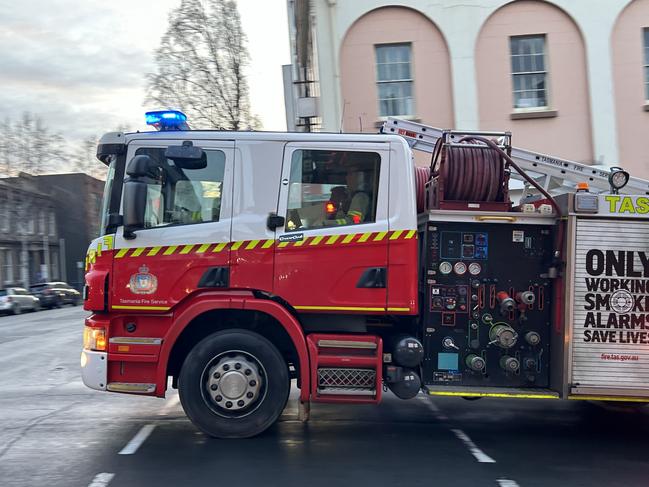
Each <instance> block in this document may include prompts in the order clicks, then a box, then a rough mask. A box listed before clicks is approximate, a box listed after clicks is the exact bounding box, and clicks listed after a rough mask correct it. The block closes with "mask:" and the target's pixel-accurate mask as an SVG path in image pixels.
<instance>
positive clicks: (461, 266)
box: [453, 262, 466, 276]
mask: <svg viewBox="0 0 649 487" xmlns="http://www.w3.org/2000/svg"><path fill="white" fill-rule="evenodd" d="M453 270H454V271H455V273H456V274H457V275H458V276H462V275H464V274H466V264H465V263H464V262H456V263H455V265H454V266H453Z"/></svg>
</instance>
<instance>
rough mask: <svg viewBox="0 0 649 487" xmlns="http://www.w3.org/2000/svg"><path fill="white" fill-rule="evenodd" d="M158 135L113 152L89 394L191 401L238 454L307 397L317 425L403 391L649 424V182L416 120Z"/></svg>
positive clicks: (117, 143)
mask: <svg viewBox="0 0 649 487" xmlns="http://www.w3.org/2000/svg"><path fill="white" fill-rule="evenodd" d="M147 122H148V123H149V124H150V125H153V126H154V127H156V128H157V129H158V130H157V131H151V132H143V133H140V132H137V133H129V134H125V133H109V134H106V135H105V136H103V137H102V139H101V140H100V143H99V146H98V149H97V157H98V159H99V160H100V161H102V162H103V163H104V164H106V165H108V176H107V181H106V189H105V194H104V201H103V207H102V221H101V236H100V237H99V238H97V239H96V240H95V241H93V242H92V243H91V245H90V247H89V250H88V254H87V261H86V271H87V273H86V277H85V281H86V285H85V289H84V308H85V309H86V310H87V311H90V312H91V315H90V316H89V317H88V318H87V319H86V320H85V327H84V333H83V352H82V355H81V367H82V369H81V370H82V376H83V381H84V383H85V384H86V385H87V386H88V387H90V388H93V389H96V390H100V391H111V392H121V393H129V394H139V395H149V396H156V397H164V396H165V394H166V392H167V389H168V388H169V387H172V388H177V389H178V391H179V396H180V401H181V403H182V406H183V408H184V410H185V412H186V414H187V416H188V417H189V418H190V420H191V421H192V422H193V423H194V424H195V425H196V426H197V427H198V428H199V429H201V430H202V431H204V432H205V433H207V434H208V435H211V436H214V437H219V438H237V437H250V436H254V435H257V434H259V433H261V432H262V431H264V430H265V429H267V428H268V427H269V426H271V425H272V424H273V423H274V422H275V421H276V420H277V418H278V417H279V416H280V414H281V413H282V411H283V409H284V408H285V406H286V403H287V398H288V397H289V390H290V388H291V381H293V380H294V381H295V384H296V386H297V388H298V389H299V412H300V416H301V418H302V419H304V420H306V419H307V418H308V415H309V405H310V404H311V403H315V402H328V403H349V404H367V403H378V402H379V401H381V397H382V395H383V394H384V393H385V392H386V391H387V390H390V391H391V392H392V393H393V394H394V395H396V396H397V397H399V398H401V399H410V398H413V397H415V396H416V395H418V394H420V393H421V394H429V395H432V396H459V397H464V398H480V397H495V398H530V399H545V400H559V399H572V400H579V399H581V400H598V401H622V402H626V403H629V402H639V403H641V402H649V243H648V242H649V196H647V195H648V194H649V183H648V182H647V181H643V180H641V179H637V178H633V177H630V176H629V174H628V173H627V172H626V171H624V170H623V169H620V168H613V169H610V170H609V169H606V170H602V169H599V168H596V167H592V166H588V165H583V164H579V163H575V162H571V161H567V160H563V159H559V158H556V157H551V156H547V155H544V154H540V153H536V152H531V151H526V150H523V149H518V148H515V147H513V146H512V135H511V134H510V133H506V132H502V133H497V132H466V131H464V132H461V131H451V130H438V129H435V128H433V127H429V126H426V125H422V124H418V123H414V122H411V121H404V120H399V119H388V120H387V121H386V122H385V124H384V126H383V128H382V130H381V133H379V134H330V133H265V132H229V131H200V130H190V129H189V127H188V126H187V122H186V117H185V116H184V115H183V114H182V113H180V112H176V111H163V112H150V113H148V114H147ZM415 152H418V153H421V154H423V155H424V156H425V157H426V160H427V161H430V165H429V166H428V167H417V166H416V165H415V164H414V162H413V161H414V158H413V154H414V153H415ZM512 200H514V202H512Z"/></svg>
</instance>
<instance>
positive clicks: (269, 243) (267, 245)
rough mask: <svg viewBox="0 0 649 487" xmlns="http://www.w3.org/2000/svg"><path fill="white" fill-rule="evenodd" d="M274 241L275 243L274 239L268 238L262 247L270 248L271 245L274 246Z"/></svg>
mask: <svg viewBox="0 0 649 487" xmlns="http://www.w3.org/2000/svg"><path fill="white" fill-rule="evenodd" d="M274 243H275V241H274V240H266V241H265V242H264V245H262V246H261V248H262V249H267V248H269V247H272V246H273V244H274Z"/></svg>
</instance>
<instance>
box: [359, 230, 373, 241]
mask: <svg viewBox="0 0 649 487" xmlns="http://www.w3.org/2000/svg"><path fill="white" fill-rule="evenodd" d="M371 235H372V232H369V233H364V234H363V235H361V238H359V239H358V241H359V242H367V239H368V238H370V236H371Z"/></svg>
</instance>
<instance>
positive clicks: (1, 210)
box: [0, 200, 10, 232]
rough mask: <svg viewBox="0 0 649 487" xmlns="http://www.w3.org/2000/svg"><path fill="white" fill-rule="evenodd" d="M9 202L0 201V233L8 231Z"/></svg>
mask: <svg viewBox="0 0 649 487" xmlns="http://www.w3.org/2000/svg"><path fill="white" fill-rule="evenodd" d="M9 213H10V212H9V202H8V201H7V200H0V232H8V231H9Z"/></svg>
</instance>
